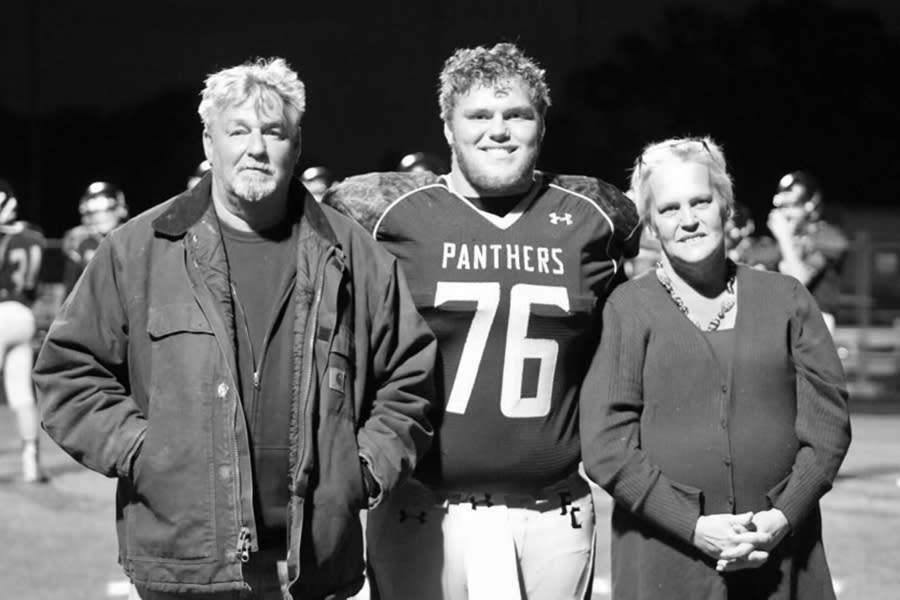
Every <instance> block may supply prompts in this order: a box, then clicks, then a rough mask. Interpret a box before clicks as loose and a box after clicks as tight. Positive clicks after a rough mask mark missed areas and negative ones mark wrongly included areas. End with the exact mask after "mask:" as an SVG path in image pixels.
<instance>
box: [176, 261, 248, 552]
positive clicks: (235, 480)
mask: <svg viewBox="0 0 900 600" xmlns="http://www.w3.org/2000/svg"><path fill="white" fill-rule="evenodd" d="M188 247H189V248H190V251H191V254H193V246H192V245H191V244H188ZM186 258H187V260H193V258H192V257H191V256H188V257H186ZM188 271H189V272H190V269H188ZM201 283H202V280H201ZM191 284H192V285H191V288H192V291H193V295H194V299H195V300H196V301H197V304H199V305H200V309H201V310H202V311H203V313H204V316H206V319H207V321H210V322H212V319H211V318H210V316H209V315H207V314H206V312H207V309H208V307H207V306H206V305H205V304H204V302H203V300H202V299H201V297H200V294H199V292H198V291H197V289H196V285H195V282H194V281H193V278H191ZM215 337H216V340H217V341H218V342H219V348H220V351H221V352H222V353H223V355H225V356H227V354H228V351H230V346H229V347H228V349H227V350H226V348H225V347H223V346H222V340H221V339H219V336H218V335H216V336H215ZM226 362H227V361H226ZM226 368H227V370H228V371H229V373H230V374H231V383H232V385H234V382H236V381H237V377H236V376H235V373H234V372H233V371H232V370H231V368H230V366H227V367H226ZM236 404H237V403H236V402H231V405H230V406H229V414H228V417H229V418H228V422H230V423H231V427H228V428H227V429H228V433H229V434H230V435H229V439H230V441H231V450H232V452H231V458H232V469H233V470H232V472H233V473H234V477H232V490H233V493H234V498H235V502H234V505H235V510H234V511H233V515H234V526H235V529H237V530H238V531H239V533H238V557H239V558H240V559H241V560H243V559H244V553H243V552H242V549H243V548H244V547H245V546H246V547H247V548H250V547H251V545H252V544H251V535H250V528H249V527H245V526H243V525H242V524H241V521H242V519H243V496H242V494H241V461H240V456H239V455H238V442H237V433H236V432H235V422H236V419H237V406H236ZM250 511H251V512H250V514H251V515H253V512H252V511H253V507H252V505H251V507H250ZM247 559H249V554H248V555H247Z"/></svg>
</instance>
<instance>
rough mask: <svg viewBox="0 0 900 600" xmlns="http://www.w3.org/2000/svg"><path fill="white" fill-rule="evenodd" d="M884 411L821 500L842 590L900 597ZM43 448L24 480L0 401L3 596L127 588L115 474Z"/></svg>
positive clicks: (605, 515) (599, 580)
mask: <svg viewBox="0 0 900 600" xmlns="http://www.w3.org/2000/svg"><path fill="white" fill-rule="evenodd" d="M895 404H897V405H900V403H895ZM883 412H885V413H888V414H878V415H873V414H856V415H854V416H853V429H854V431H853V434H854V435H853V438H854V439H853V445H852V446H851V450H850V454H849V455H848V457H847V460H846V461H845V463H844V466H843V468H842V470H841V473H840V476H839V478H838V481H837V482H836V483H835V487H834V489H833V490H832V491H831V493H829V494H828V495H827V496H826V497H825V498H824V499H823V501H822V508H823V513H824V528H825V545H826V551H827V554H828V558H829V563H830V565H831V570H832V574H833V576H834V579H835V585H836V588H837V589H838V591H839V593H838V597H839V598H840V599H841V600H880V599H884V600H892V599H895V598H900V414H896V413H900V410H897V411H893V413H892V412H891V411H883ZM43 450H44V453H45V463H46V465H47V467H48V471H49V473H50V475H51V476H52V481H51V483H49V484H47V485H26V484H24V483H22V482H21V481H20V480H19V463H18V460H19V455H18V441H17V439H16V435H15V429H14V427H13V418H12V415H11V414H10V411H9V409H8V407H7V406H5V405H0V511H2V514H0V540H2V542H3V543H2V548H0V562H2V564H3V569H2V571H0V598H10V599H12V598H15V599H22V600H45V599H46V600H51V599H52V600H58V599H60V598H65V599H66V600H104V599H109V598H120V599H121V598H124V597H125V596H126V595H127V584H126V583H125V582H124V578H123V576H122V572H121V571H120V569H119V567H118V566H117V565H116V546H115V534H114V526H113V523H114V509H113V497H114V489H115V483H114V482H113V481H112V480H109V479H105V478H103V477H101V476H99V475H96V474H94V473H92V472H90V471H87V470H85V469H83V468H81V467H80V466H78V465H77V464H76V463H75V462H74V461H72V460H71V459H70V458H69V457H68V456H66V455H65V454H63V453H62V451H60V450H59V449H58V448H57V447H56V446H54V445H53V444H52V443H51V442H49V440H46V439H45V440H44V441H43ZM597 509H598V522H599V523H600V524H601V528H600V532H599V535H598V539H599V540H600V541H599V543H598V548H597V569H596V579H595V594H594V598H595V600H602V599H604V598H608V597H609V591H608V584H609V579H608V577H609V568H608V562H609V552H608V549H607V541H608V531H609V528H608V520H609V513H610V503H609V500H608V499H607V498H606V497H605V496H602V495H601V496H598V499H597Z"/></svg>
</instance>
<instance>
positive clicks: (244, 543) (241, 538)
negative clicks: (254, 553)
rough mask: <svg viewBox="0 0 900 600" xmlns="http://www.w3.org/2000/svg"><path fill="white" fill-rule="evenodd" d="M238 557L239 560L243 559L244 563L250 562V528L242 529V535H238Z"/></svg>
mask: <svg viewBox="0 0 900 600" xmlns="http://www.w3.org/2000/svg"><path fill="white" fill-rule="evenodd" d="M237 555H238V558H240V559H241V562H242V563H245V562H248V561H249V560H250V528H249V527H241V531H240V533H238V543H237Z"/></svg>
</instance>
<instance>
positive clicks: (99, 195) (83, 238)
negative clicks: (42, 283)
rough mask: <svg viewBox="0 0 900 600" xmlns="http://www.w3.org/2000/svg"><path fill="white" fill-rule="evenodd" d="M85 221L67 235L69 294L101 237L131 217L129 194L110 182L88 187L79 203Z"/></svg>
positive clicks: (65, 275)
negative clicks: (127, 202)
mask: <svg viewBox="0 0 900 600" xmlns="http://www.w3.org/2000/svg"><path fill="white" fill-rule="evenodd" d="M78 212H79V213H80V215H81V223H80V224H79V225H76V226H75V227H73V228H72V229H69V230H68V231H66V233H65V234H64V235H63V241H62V248H63V256H64V261H65V262H64V264H63V285H64V287H65V290H66V295H67V296H68V295H69V292H71V291H72V288H73V287H75V283H76V282H77V281H78V278H79V277H80V276H81V273H82V272H83V271H84V268H85V266H87V264H88V262H89V261H90V260H91V257H93V256H94V252H96V251H97V247H98V246H99V245H100V242H101V240H103V238H104V237H106V236H107V235H108V234H109V232H110V231H112V230H113V229H115V228H116V227H117V226H119V224H121V223H122V222H124V221H125V219H127V218H128V205H127V204H125V193H124V192H123V191H122V190H121V188H119V187H118V186H117V185H115V184H112V183H109V182H107V181H95V182H94V183H92V184H90V185H89V186H87V189H85V191H84V194H82V196H81V200H80V201H79V202H78Z"/></svg>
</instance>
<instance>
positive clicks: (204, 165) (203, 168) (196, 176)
mask: <svg viewBox="0 0 900 600" xmlns="http://www.w3.org/2000/svg"><path fill="white" fill-rule="evenodd" d="M210 169H212V165H211V164H209V161H208V160H202V161H200V164H199V165H197V169H196V170H195V171H194V172H193V173H192V174H191V176H190V177H188V180H187V189H191V188H192V187H194V186H195V185H197V184H198V183H200V180H201V179H203V176H204V175H206V174H207V173H209V171H210Z"/></svg>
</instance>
